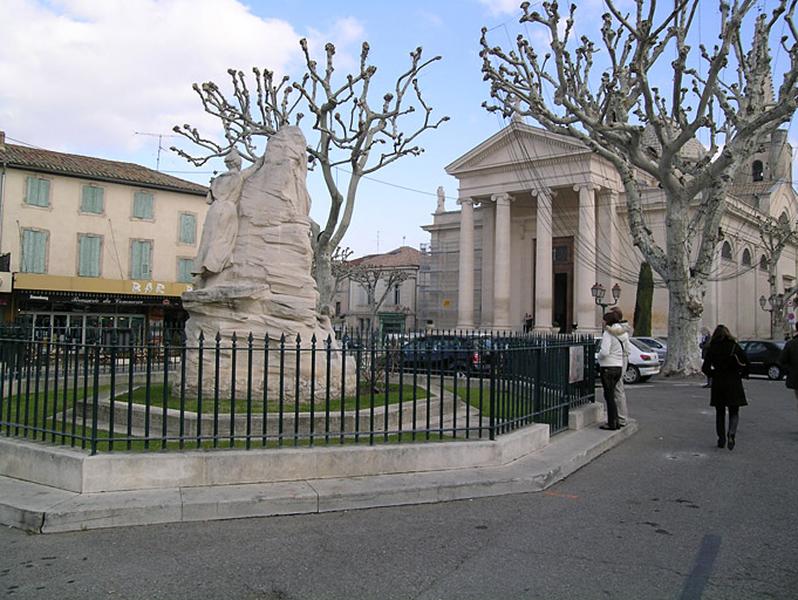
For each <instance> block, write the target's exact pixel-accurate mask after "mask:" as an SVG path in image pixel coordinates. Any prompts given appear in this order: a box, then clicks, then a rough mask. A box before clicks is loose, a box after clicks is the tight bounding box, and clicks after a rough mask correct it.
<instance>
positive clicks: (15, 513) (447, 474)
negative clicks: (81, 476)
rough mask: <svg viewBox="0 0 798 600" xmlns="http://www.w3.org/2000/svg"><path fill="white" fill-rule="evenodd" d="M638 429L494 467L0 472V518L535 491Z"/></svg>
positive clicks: (13, 522)
mask: <svg viewBox="0 0 798 600" xmlns="http://www.w3.org/2000/svg"><path fill="white" fill-rule="evenodd" d="M635 431H637V423H636V422H634V421H632V422H630V423H629V425H627V426H626V427H624V428H623V429H621V430H619V431H604V430H601V429H599V428H598V425H597V424H593V425H591V426H589V427H586V428H584V429H580V430H578V431H567V432H564V433H560V434H558V435H556V436H554V437H552V439H551V442H550V443H549V444H548V445H547V446H545V447H544V448H543V449H541V450H539V451H537V452H534V453H532V454H529V455H527V456H525V457H523V458H520V459H518V460H516V461H514V462H512V463H510V464H507V465H503V466H501V467H482V468H472V469H452V470H443V471H427V472H420V473H401V474H394V475H377V476H368V477H344V478H329V479H308V480H302V481H290V482H276V483H263V484H245V485H224V486H207V487H182V488H179V487H175V488H166V489H157V490H139V491H124V492H103V493H84V494H78V493H74V492H68V491H65V490H61V489H56V488H52V487H48V486H44V485H39V484H35V483H29V482H25V481H21V480H18V479H12V478H8V477H0V523H2V524H5V525H10V526H13V527H19V528H22V529H25V530H27V531H31V532H38V533H49V532H59V531H73V530H83V529H96V528H103V527H118V526H129V525H143V524H155V523H174V522H182V521H205V520H216V519H236V518H245V517H263V516H272V515H286V514H308V513H322V512H330V511H341V510H353V509H360V508H371V507H380V506H397V505H405V504H422V503H430V502H442V501H449V500H457V499H464V498H477V497H484V496H498V495H504V494H514V493H519V492H535V491H542V490H545V489H546V488H548V487H549V486H551V485H553V484H554V483H555V482H557V481H560V480H562V479H563V478H565V477H567V476H568V475H569V474H570V473H573V472H574V471H576V470H577V469H579V468H580V467H582V466H584V465H586V464H587V463H589V462H590V461H591V460H593V459H594V458H596V457H597V456H599V455H600V454H602V453H603V452H606V451H607V450H609V449H610V448H612V447H613V446H615V445H617V444H619V443H620V442H621V441H623V440H624V439H626V438H627V437H629V436H630V435H632V434H633V433H634V432H635Z"/></svg>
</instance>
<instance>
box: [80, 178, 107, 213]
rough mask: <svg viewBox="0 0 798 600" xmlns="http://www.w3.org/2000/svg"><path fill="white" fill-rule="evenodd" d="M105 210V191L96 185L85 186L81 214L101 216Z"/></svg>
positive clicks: (82, 193) (82, 194)
mask: <svg viewBox="0 0 798 600" xmlns="http://www.w3.org/2000/svg"><path fill="white" fill-rule="evenodd" d="M104 210H105V190H104V189H103V188H101V187H98V186H96V185H84V186H83V189H82V190H81V197H80V212H84V213H92V214H95V215H101V214H102V213H103V211H104Z"/></svg>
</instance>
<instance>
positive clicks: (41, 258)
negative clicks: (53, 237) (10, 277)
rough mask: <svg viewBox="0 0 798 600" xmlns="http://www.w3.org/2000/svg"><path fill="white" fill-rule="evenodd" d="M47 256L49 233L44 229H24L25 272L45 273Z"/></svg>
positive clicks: (23, 252) (23, 254)
mask: <svg viewBox="0 0 798 600" xmlns="http://www.w3.org/2000/svg"><path fill="white" fill-rule="evenodd" d="M46 257H47V234H46V233H45V232H44V231H33V230H31V229H23V230H22V264H21V266H20V270H21V271H22V272H23V273H44V267H45V264H46V261H45V259H46Z"/></svg>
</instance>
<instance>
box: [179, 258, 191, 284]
mask: <svg viewBox="0 0 798 600" xmlns="http://www.w3.org/2000/svg"><path fill="white" fill-rule="evenodd" d="M193 270H194V259H193V258H178V259H177V280H178V281H179V282H180V283H191V282H192V281H193V280H194V276H193V275H192V274H191V272H192V271H193Z"/></svg>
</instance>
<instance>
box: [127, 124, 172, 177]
mask: <svg viewBox="0 0 798 600" xmlns="http://www.w3.org/2000/svg"><path fill="white" fill-rule="evenodd" d="M133 133H135V134H136V135H149V136H152V137H157V138H158V155H157V156H156V158H155V170H156V171H160V170H161V150H163V146H162V144H161V142H162V141H163V138H165V137H178V136H176V135H172V134H169V133H149V132H147V131H134V132H133Z"/></svg>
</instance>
